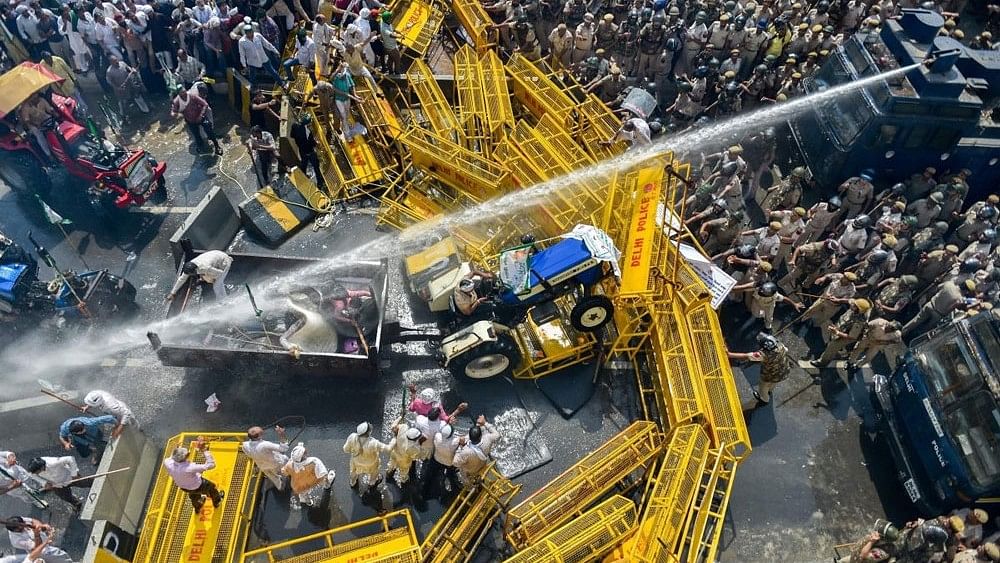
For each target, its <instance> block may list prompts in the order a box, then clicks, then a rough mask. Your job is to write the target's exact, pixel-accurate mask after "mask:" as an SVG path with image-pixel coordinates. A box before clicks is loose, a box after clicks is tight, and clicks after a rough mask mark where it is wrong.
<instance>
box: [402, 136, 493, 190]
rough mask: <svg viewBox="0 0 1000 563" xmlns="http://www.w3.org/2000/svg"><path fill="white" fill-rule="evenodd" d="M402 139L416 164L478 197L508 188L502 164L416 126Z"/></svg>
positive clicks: (443, 180)
mask: <svg viewBox="0 0 1000 563" xmlns="http://www.w3.org/2000/svg"><path fill="white" fill-rule="evenodd" d="M399 141H400V142H401V143H402V144H403V145H404V146H406V148H407V149H408V150H409V151H410V157H411V158H412V159H413V164H415V165H416V166H418V167H420V168H422V169H424V170H425V171H427V172H428V173H429V174H431V175H433V176H434V177H435V178H437V179H438V180H440V181H442V182H444V183H446V184H448V185H449V186H451V187H453V188H455V189H456V190H459V191H462V192H464V193H466V194H467V195H469V196H470V197H472V198H473V199H475V200H476V201H485V200H487V199H490V198H491V197H493V196H495V195H497V194H498V193H500V192H501V191H503V190H504V189H505V188H506V185H507V183H508V179H507V171H506V170H504V168H503V167H502V166H500V165H499V164H496V163H494V162H492V161H490V160H487V159H485V158H483V157H481V156H479V155H477V154H476V153H474V152H471V151H468V150H466V149H464V148H462V147H460V146H458V145H456V144H455V143H452V142H451V141H448V140H447V139H445V138H443V137H440V136H438V135H435V134H434V133H432V132H430V131H426V130H423V129H418V128H413V129H410V130H409V131H407V132H406V133H403V135H402V137H400V139H399Z"/></svg>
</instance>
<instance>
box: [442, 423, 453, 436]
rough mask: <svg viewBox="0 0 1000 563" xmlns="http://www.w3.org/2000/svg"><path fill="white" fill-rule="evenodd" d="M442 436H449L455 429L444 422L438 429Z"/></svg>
mask: <svg viewBox="0 0 1000 563" xmlns="http://www.w3.org/2000/svg"><path fill="white" fill-rule="evenodd" d="M439 432H440V433H441V437H442V438H451V435H452V434H454V433H455V429H454V428H452V427H451V425H450V424H445V425H444V426H442V427H441V430H439Z"/></svg>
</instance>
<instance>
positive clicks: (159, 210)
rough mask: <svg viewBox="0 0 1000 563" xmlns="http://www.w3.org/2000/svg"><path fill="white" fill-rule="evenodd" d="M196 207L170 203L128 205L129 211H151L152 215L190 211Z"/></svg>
mask: <svg viewBox="0 0 1000 563" xmlns="http://www.w3.org/2000/svg"><path fill="white" fill-rule="evenodd" d="M195 209H197V208H196V207H184V206H177V207H174V206H170V205H145V206H142V207H129V208H128V212H129V213H152V214H153V215H168V214H171V213H192V212H194V210H195Z"/></svg>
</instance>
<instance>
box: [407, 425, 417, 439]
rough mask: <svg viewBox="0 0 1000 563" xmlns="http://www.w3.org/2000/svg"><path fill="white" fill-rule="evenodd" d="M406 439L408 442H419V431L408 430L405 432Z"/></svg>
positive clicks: (414, 429)
mask: <svg viewBox="0 0 1000 563" xmlns="http://www.w3.org/2000/svg"><path fill="white" fill-rule="evenodd" d="M406 437H407V439H409V440H419V439H420V431H419V430H417V429H416V428H410V429H409V430H407V431H406Z"/></svg>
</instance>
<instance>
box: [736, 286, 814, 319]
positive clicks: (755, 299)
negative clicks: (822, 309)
mask: <svg viewBox="0 0 1000 563" xmlns="http://www.w3.org/2000/svg"><path fill="white" fill-rule="evenodd" d="M734 289H735V288H734ZM781 302H788V303H789V304H791V305H792V306H793V307H795V310H796V311H800V310H802V309H803V308H805V305H803V304H802V303H799V302H798V301H795V300H794V299H790V298H789V297H787V296H785V295H784V294H782V293H781V292H780V291H778V284H776V283H774V282H772V281H765V282H764V283H761V284H758V285H756V286H755V287H753V288H751V289H750V300H749V302H748V303H747V304H746V305H747V309H749V311H750V314H751V315H753V317H754V318H757V319H763V320H764V328H766V329H767V330H768V331H770V330H771V329H772V328H773V325H774V308H775V306H777V304H778V303H781Z"/></svg>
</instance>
